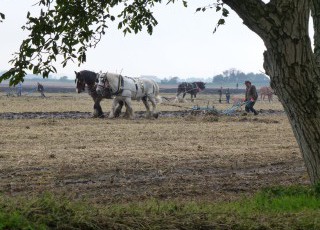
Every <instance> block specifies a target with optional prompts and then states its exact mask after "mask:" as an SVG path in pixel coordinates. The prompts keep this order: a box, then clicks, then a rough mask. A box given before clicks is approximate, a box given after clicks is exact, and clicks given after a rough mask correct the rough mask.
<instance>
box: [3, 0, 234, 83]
mask: <svg viewBox="0 0 320 230" xmlns="http://www.w3.org/2000/svg"><path fill="white" fill-rule="evenodd" d="M176 1H177V0H166V3H167V4H169V3H175V2H176ZM181 1H182V3H183V5H184V6H185V7H186V6H187V1H185V0H181ZM161 3H162V0H40V1H39V2H38V5H39V6H41V7H42V9H41V12H40V15H39V16H38V17H35V16H32V15H31V14H30V12H28V14H27V23H26V24H25V26H23V27H22V28H23V29H24V30H28V31H29V32H30V33H29V36H28V38H27V39H25V40H23V41H22V44H21V46H20V49H19V51H18V52H16V53H15V54H14V58H13V59H12V60H10V63H11V64H12V66H13V67H12V68H11V69H10V70H9V71H7V72H6V73H4V74H3V75H2V76H0V82H1V81H3V80H6V79H10V85H16V84H18V83H19V82H20V81H23V78H24V76H25V75H26V71H27V70H29V71H32V73H33V74H42V76H43V77H48V76H49V74H50V73H55V72H56V68H55V66H54V65H55V62H56V61H57V57H58V56H59V55H61V56H62V58H63V61H62V63H61V64H62V66H63V67H64V66H66V65H67V63H68V62H69V61H75V60H76V61H77V62H78V63H79V65H80V64H81V63H83V62H85V61H86V52H87V50H88V48H94V47H96V45H97V44H98V43H99V41H100V40H101V37H102V36H103V35H104V34H105V33H106V30H107V29H108V26H109V25H110V23H112V22H114V23H117V25H118V29H119V30H122V31H123V33H124V34H125V35H126V34H128V33H138V32H140V31H142V30H143V29H144V28H146V30H147V32H148V33H149V34H150V35H151V34H152V32H153V29H154V27H155V26H156V25H157V24H158V22H157V20H156V18H155V17H154V16H153V12H152V11H151V9H152V8H153V7H154V6H155V5H156V4H161ZM213 7H215V8H216V10H217V11H221V13H222V17H221V19H220V20H219V22H218V24H217V26H219V25H221V24H224V19H223V17H226V16H227V15H228V11H227V10H226V9H224V7H223V3H222V2H221V1H220V0H217V3H216V4H213V5H210V6H206V7H203V8H200V9H202V11H205V10H206V9H208V8H213ZM197 11H200V10H199V9H197ZM0 17H1V18H4V15H3V14H0ZM215 30H216V29H215Z"/></svg>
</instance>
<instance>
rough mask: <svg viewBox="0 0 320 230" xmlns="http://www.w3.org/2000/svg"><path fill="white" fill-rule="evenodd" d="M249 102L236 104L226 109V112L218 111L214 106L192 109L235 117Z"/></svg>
mask: <svg viewBox="0 0 320 230" xmlns="http://www.w3.org/2000/svg"><path fill="white" fill-rule="evenodd" d="M246 104H247V102H238V103H237V104H234V105H233V106H232V107H231V108H228V109H225V110H221V111H219V110H217V109H215V108H214V107H213V106H211V107H210V106H206V107H200V106H198V105H195V106H193V107H192V108H191V109H192V110H193V111H207V112H211V113H213V112H214V113H217V114H221V115H228V116H231V115H233V114H234V113H235V112H236V111H237V110H239V109H241V106H243V105H246Z"/></svg>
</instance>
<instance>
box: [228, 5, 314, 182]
mask: <svg viewBox="0 0 320 230" xmlns="http://www.w3.org/2000/svg"><path fill="white" fill-rule="evenodd" d="M223 2H224V3H226V4H227V5H229V6H230V7H231V8H232V9H233V10H234V11H235V12H236V13H237V14H238V15H239V16H240V17H241V18H242V19H243V22H244V24H245V25H246V26H248V27H249V28H250V29H251V30H252V31H254V32H255V33H256V34H258V35H259V36H260V37H261V38H262V40H263V41H264V44H265V46H266V48H267V50H266V51H265V52H264V69H265V71H266V73H267V74H268V75H269V76H270V78H271V86H272V88H273V89H274V90H275V91H276V92H277V95H278V97H279V100H280V102H281V103H282V105H283V106H284V109H285V111H286V113H287V115H288V118H289V121H290V124H291V126H292V128H293V132H294V134H295V137H296V139H297V142H298V144H299V147H300V150H301V152H302V155H303V159H304V161H305V165H306V168H307V171H308V174H309V176H310V180H311V183H312V184H315V183H318V182H320V72H319V68H318V67H317V60H320V50H319V47H320V46H319V35H320V34H319V33H320V31H319V13H320V4H319V0H315V1H314V2H312V0H271V1H270V2H269V3H267V4H265V3H263V2H262V1H261V0H244V1H239V0H223ZM311 8H312V12H313V13H312V15H313V16H315V17H316V18H315V19H314V23H315V25H317V28H315V42H317V45H316V46H315V53H314V52H313V50H312V46H311V42H310V38H309V31H308V24H309V17H310V10H311ZM316 54H317V55H316Z"/></svg>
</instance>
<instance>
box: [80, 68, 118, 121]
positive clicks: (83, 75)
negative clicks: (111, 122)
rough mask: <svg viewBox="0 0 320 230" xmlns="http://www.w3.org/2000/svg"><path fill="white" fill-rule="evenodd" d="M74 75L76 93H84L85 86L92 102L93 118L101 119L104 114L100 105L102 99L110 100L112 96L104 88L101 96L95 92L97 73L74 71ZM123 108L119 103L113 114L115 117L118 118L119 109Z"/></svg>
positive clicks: (107, 89)
mask: <svg viewBox="0 0 320 230" xmlns="http://www.w3.org/2000/svg"><path fill="white" fill-rule="evenodd" d="M74 72H75V74H76V78H75V83H76V92H77V93H81V92H84V91H85V87H86V86H87V90H88V94H89V95H90V96H91V97H92V99H93V101H94V105H93V117H94V118H97V117H99V118H103V117H104V114H103V111H102V108H101V105H100V102H101V100H102V99H104V98H105V99H112V94H111V91H110V89H109V88H105V89H104V91H103V92H102V93H101V94H98V93H97V91H96V88H97V81H98V78H97V76H98V75H97V73H95V72H92V71H89V70H82V71H80V72H76V71H74ZM122 107H123V102H119V106H118V107H117V110H116V112H115V114H116V115H115V116H119V115H120V113H121V109H122Z"/></svg>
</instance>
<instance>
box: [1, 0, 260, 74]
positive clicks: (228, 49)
mask: <svg viewBox="0 0 320 230" xmlns="http://www.w3.org/2000/svg"><path fill="white" fill-rule="evenodd" d="M36 2H37V0H1V1H0V9H1V10H0V12H2V13H4V14H5V15H6V19H5V21H4V22H3V23H1V24H0V32H1V36H0V53H1V55H0V71H1V70H6V69H8V68H10V65H9V64H8V61H9V60H10V59H11V58H12V54H13V53H14V52H16V51H18V49H19V46H20V44H21V41H22V40H23V39H25V38H26V37H27V32H23V31H22V29H21V26H22V25H23V24H24V23H25V22H26V15H27V12H28V11H31V12H32V15H37V11H38V10H37V8H36V7H34V6H32V5H33V4H34V3H36ZM209 3H212V0H211V1H207V0H197V1H190V2H189V4H188V8H184V7H183V6H182V4H181V3H180V2H178V3H176V4H174V5H173V4H171V5H165V4H162V5H159V6H157V7H156V9H155V17H156V18H157V20H158V23H159V24H158V25H157V26H156V27H155V28H154V33H153V35H152V36H150V35H148V34H147V33H146V32H145V31H144V32H142V33H141V34H138V35H134V34H129V35H126V36H124V35H123V33H122V31H118V30H117V29H116V27H117V25H114V26H111V27H110V29H109V30H108V31H107V34H106V36H105V37H103V39H102V41H101V43H100V44H99V45H98V46H97V48H95V49H91V50H89V52H88V53H87V62H86V63H85V64H82V65H81V66H80V67H78V65H77V64H72V63H69V64H68V65H67V66H66V67H65V68H62V66H61V65H60V63H57V65H56V67H57V70H58V74H57V76H64V75H67V76H68V77H71V78H73V77H74V71H79V70H82V69H88V70H92V71H104V72H106V71H108V72H117V73H119V72H121V73H122V74H123V75H127V76H132V77H139V76H141V75H155V76H158V77H160V78H165V77H166V78H170V77H174V76H177V77H179V78H181V79H186V78H189V77H199V78H209V77H212V76H214V75H217V74H220V73H222V72H223V71H225V70H228V69H231V68H236V69H238V70H240V71H243V72H245V73H248V72H254V73H259V72H260V71H263V67H262V65H263V51H264V50H265V46H264V44H263V42H262V40H261V39H260V38H259V37H258V36H257V35H256V34H254V33H253V32H251V31H250V30H249V29H248V28H247V27H246V26H245V25H243V24H242V20H241V19H240V18H239V17H238V16H237V15H236V13H235V12H233V11H230V16H229V17H228V18H227V22H226V25H224V26H220V27H219V29H218V31H217V32H216V33H215V34H213V33H212V32H213V30H214V28H215V25H216V23H217V20H218V19H219V17H220V15H219V14H218V13H216V12H215V10H208V11H206V12H197V13H195V10H196V8H197V7H200V6H205V5H207V4H209Z"/></svg>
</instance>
